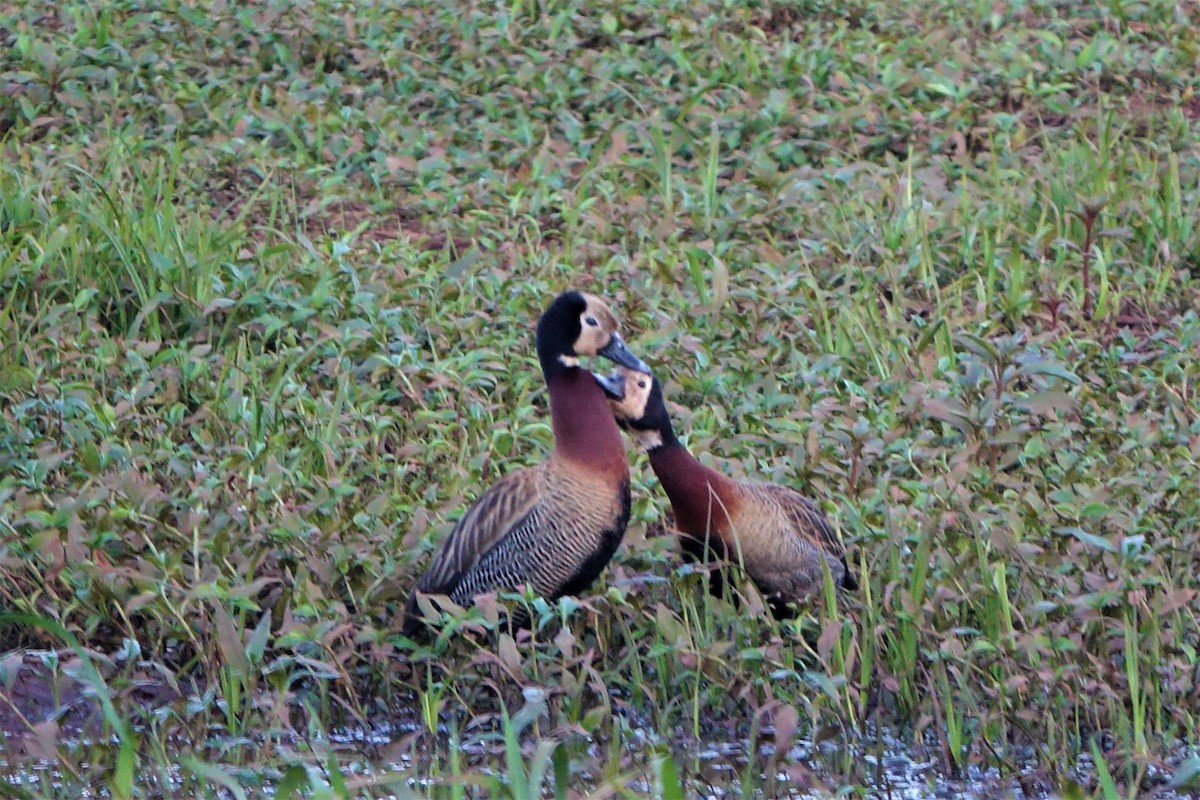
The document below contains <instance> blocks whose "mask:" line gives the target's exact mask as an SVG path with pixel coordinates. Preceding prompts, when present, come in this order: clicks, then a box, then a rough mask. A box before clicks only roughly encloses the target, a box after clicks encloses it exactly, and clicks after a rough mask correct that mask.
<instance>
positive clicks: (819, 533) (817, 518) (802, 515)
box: [754, 483, 846, 558]
mask: <svg viewBox="0 0 1200 800" xmlns="http://www.w3.org/2000/svg"><path fill="white" fill-rule="evenodd" d="M754 489H755V490H756V491H758V492H760V493H761V494H762V496H764V497H766V498H769V499H770V500H771V501H772V502H774V503H776V504H777V505H778V506H779V507H780V508H781V509H782V510H783V511H784V513H786V514H787V515H788V517H789V518H790V519H791V520H792V522H793V524H794V525H795V526H796V529H797V531H798V532H799V533H800V534H801V535H803V536H805V537H807V538H808V539H809V540H810V541H812V542H813V543H814V544H816V545H818V546H819V547H821V548H822V549H824V550H825V552H827V553H829V554H830V555H833V556H836V557H838V558H841V557H843V556H844V555H845V554H846V548H845V547H844V546H843V545H842V541H841V539H839V538H838V535H837V533H836V532H834V530H833V528H832V527H831V526H830V525H829V520H828V519H827V518H826V517H825V513H824V512H823V511H821V509H819V508H817V506H816V504H815V503H813V502H812V501H811V500H809V499H808V498H807V497H805V496H804V495H802V494H800V493H799V492H797V491H795V490H793V489H789V488H787V487H786V486H779V485H777V484H773V483H763V484H756V485H755V486H754Z"/></svg>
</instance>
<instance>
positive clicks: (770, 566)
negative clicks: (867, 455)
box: [606, 368, 858, 617]
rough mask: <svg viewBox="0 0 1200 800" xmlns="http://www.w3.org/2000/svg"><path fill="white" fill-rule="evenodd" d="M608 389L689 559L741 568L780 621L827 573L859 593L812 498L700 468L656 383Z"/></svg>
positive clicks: (632, 378)
mask: <svg viewBox="0 0 1200 800" xmlns="http://www.w3.org/2000/svg"><path fill="white" fill-rule="evenodd" d="M606 381H607V383H609V384H610V385H612V386H613V387H614V388H613V389H612V393H613V394H614V395H615V394H617V393H618V389H617V388H616V387H617V385H619V386H620V390H621V391H620V392H619V393H620V394H622V395H623V397H622V398H621V399H619V400H618V399H615V398H614V399H613V400H611V404H612V407H613V413H614V415H615V416H616V418H617V421H618V423H619V424H620V425H621V426H622V427H624V428H625V429H626V430H628V431H629V432H630V433H631V434H632V436H633V437H634V438H635V440H636V441H637V443H638V445H639V446H640V447H641V448H642V449H643V450H645V451H646V452H647V453H648V454H649V457H650V466H651V467H652V468H653V469H654V474H655V475H657V476H658V480H659V482H660V483H662V487H663V490H664V491H666V493H667V497H668V498H669V499H670V501H671V508H672V510H673V511H674V512H675V525H676V527H677V528H678V530H679V534H680V537H679V539H680V547H681V549H682V550H683V554H684V557H685V558H687V559H688V560H689V561H693V562H702V561H705V560H709V559H711V558H713V557H715V558H716V559H719V560H723V561H727V562H730V563H740V564H741V565H742V566H743V568H744V569H745V571H746V574H747V575H748V576H749V577H750V579H751V580H752V581H754V584H755V585H756V586H757V587H758V589H759V591H760V592H762V594H763V597H764V598H766V600H767V601H768V602H769V603H770V605H771V609H772V611H773V612H774V613H775V615H776V616H777V617H784V616H787V615H788V609H787V605H788V604H789V603H793V602H797V601H803V600H804V599H806V598H808V597H810V596H811V595H812V594H813V593H814V592H815V591H817V590H819V589H820V587H821V583H822V573H823V571H824V570H825V569H828V570H829V572H830V575H831V577H832V578H833V583H834V585H835V586H843V587H845V588H847V589H856V588H858V581H856V580H855V577H854V575H853V573H851V571H850V567H849V565H848V564H847V563H846V552H845V548H844V547H843V546H842V543H841V541H839V539H838V537H837V534H836V533H834V531H833V529H832V528H830V526H829V521H828V520H827V519H826V518H825V515H824V514H823V513H822V512H821V510H820V509H818V508H817V507H816V506H815V505H814V504H813V503H812V502H811V501H810V500H808V498H806V497H803V496H802V495H800V494H799V493H797V492H795V491H793V490H791V489H789V488H787V487H785V486H779V485H778V484H774V483H749V482H745V481H735V480H733V479H731V478H727V477H726V476H724V475H722V474H721V473H719V472H717V471H716V470H714V469H711V468H709V467H706V466H704V465H703V464H701V463H700V462H699V461H698V460H696V458H695V457H694V456H693V455H692V454H691V453H689V452H688V450H687V448H686V447H684V446H683V444H681V443H680V441H679V439H678V438H676V436H675V431H674V429H673V428H672V427H671V418H670V416H669V415H668V413H667V407H666V403H665V402H664V401H663V392H662V385H661V384H660V383H659V381H658V380H657V379H656V378H652V377H651V376H649V375H645V374H643V373H640V372H631V371H629V370H624V369H619V368H618V370H617V371H616V372H615V373H614V374H613V375H611V376H609V377H608V378H607V379H606ZM722 585H723V581H722V579H721V575H720V573H719V572H718V573H716V574H715V575H714V576H713V579H712V583H711V584H710V586H711V588H712V590H713V592H714V593H719V592H720V591H721V587H722Z"/></svg>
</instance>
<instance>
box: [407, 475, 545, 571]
mask: <svg viewBox="0 0 1200 800" xmlns="http://www.w3.org/2000/svg"><path fill="white" fill-rule="evenodd" d="M543 466H544V465H538V466H535V467H526V468H524V469H519V470H516V471H514V472H510V473H508V474H507V475H505V476H504V477H503V478H501V479H500V480H498V481H496V483H494V484H493V485H492V487H491V488H490V489H488V490H487V491H486V492H484V493H483V494H481V495H480V496H479V497H478V498H476V500H475V502H474V503H472V504H471V507H470V508H468V509H467V512H466V513H465V514H463V516H462V519H460V520H459V521H458V524H457V525H455V526H454V530H452V531H450V535H449V536H447V537H446V539H445V540H444V541H443V542H442V544H441V546H439V547H438V549H437V551H436V552H435V553H434V554H433V560H432V561H431V562H430V564H429V568H428V569H426V570H425V574H423V575H422V576H421V577H420V578H419V579H418V580H417V590H418V591H420V592H424V593H425V594H450V593H452V592H453V591H454V589H455V587H456V586H457V585H458V583H459V581H460V580H462V576H463V575H465V574H466V573H467V572H469V571H470V570H471V568H472V567H474V566H475V565H476V564H478V563H479V560H480V559H481V558H483V556H484V555H486V554H487V552H488V551H489V550H491V549H492V548H493V547H494V546H495V545H496V544H497V543H498V542H499V541H501V540H502V539H503V538H504V537H505V536H507V535H508V534H509V533H510V532H511V531H513V530H515V529H517V528H519V527H520V526H521V525H522V523H523V522H524V521H525V519H526V518H527V517H528V516H529V515H530V513H531V512H532V511H533V510H534V508H536V506H537V504H538V501H539V499H540V494H541V493H540V489H539V484H540V482H541V481H540V476H541V471H542V468H543Z"/></svg>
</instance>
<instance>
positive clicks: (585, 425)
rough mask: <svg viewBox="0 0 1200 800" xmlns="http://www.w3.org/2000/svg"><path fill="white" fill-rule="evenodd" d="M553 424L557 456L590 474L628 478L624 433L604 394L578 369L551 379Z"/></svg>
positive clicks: (597, 385)
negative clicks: (618, 426)
mask: <svg viewBox="0 0 1200 800" xmlns="http://www.w3.org/2000/svg"><path fill="white" fill-rule="evenodd" d="M550 420H551V423H552V424H553V426H554V452H555V453H556V454H557V455H558V456H560V457H562V458H565V459H568V460H570V461H572V462H575V463H576V464H579V465H582V466H584V467H586V468H587V469H589V470H594V471H598V472H605V473H608V474H612V475H613V476H614V477H625V476H628V474H629V460H628V459H627V458H626V456H625V442H624V441H623V440H622V439H621V431H620V429H618V428H617V423H616V420H614V419H613V415H612V409H611V408H610V407H609V404H608V398H607V397H605V395H604V390H603V389H601V388H600V384H598V383H596V379H595V378H593V377H592V375H591V373H590V372H588V371H587V370H584V369H580V368H578V367H575V368H571V369H565V370H562V371H560V372H557V373H555V374H554V375H553V376H552V377H551V378H550Z"/></svg>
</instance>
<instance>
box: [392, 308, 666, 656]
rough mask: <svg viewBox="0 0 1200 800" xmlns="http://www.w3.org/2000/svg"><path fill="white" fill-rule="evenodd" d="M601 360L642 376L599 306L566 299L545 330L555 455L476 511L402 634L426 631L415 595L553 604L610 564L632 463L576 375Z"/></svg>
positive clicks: (604, 400) (596, 393)
mask: <svg viewBox="0 0 1200 800" xmlns="http://www.w3.org/2000/svg"><path fill="white" fill-rule="evenodd" d="M589 329H594V330H589ZM614 343H615V344H614ZM594 354H600V355H605V356H607V357H610V358H613V359H614V360H616V361H618V363H627V364H631V365H634V366H637V365H641V368H645V365H644V364H642V363H641V362H640V361H639V360H638V359H636V358H635V357H634V356H632V355H631V354H629V352H628V351H627V350H625V349H624V345H623V343H621V339H620V336H619V335H618V334H617V333H616V319H615V318H614V317H613V316H612V314H611V312H609V311H608V309H607V307H606V306H604V304H603V303H602V302H601V301H600V300H599V299H597V298H594V297H590V296H588V295H582V294H580V293H578V292H568V293H566V294H564V295H561V296H560V297H559V298H558V299H557V300H555V302H554V303H553V304H552V305H551V306H550V308H549V309H548V310H547V311H546V313H545V314H543V315H542V319H541V321H540V322H539V324H538V356H539V359H540V361H541V364H542V371H543V374H544V376H545V378H546V384H547V387H548V389H549V394H550V418H551V422H552V425H553V429H554V451H553V452H552V453H551V455H550V457H549V458H548V459H547V460H546V461H544V462H543V463H541V464H538V465H536V466H533V467H526V468H524V469H519V470H516V471H515V472H512V473H509V474H508V475H506V476H505V477H503V478H501V479H500V480H499V481H498V482H497V483H495V484H494V485H493V486H492V487H491V488H489V489H488V490H487V491H485V492H484V493H483V494H482V495H480V496H479V497H478V498H477V499H476V500H475V502H474V503H472V504H471V506H470V508H468V509H467V511H466V513H465V514H464V515H463V517H462V519H460V520H459V521H458V524H457V525H455V527H454V529H453V530H452V531H451V532H450V535H449V536H448V537H447V538H446V540H445V541H443V542H442V544H441V546H440V547H439V548H438V549H437V551H436V552H435V554H434V556H433V560H432V562H431V564H430V566H429V568H428V569H427V570H426V572H425V574H423V575H422V576H421V577H420V579H418V581H417V586H416V592H414V593H413V595H412V596H411V597H410V598H409V602H408V609H407V617H406V620H405V624H404V631H405V633H407V634H410V635H411V634H412V633H415V632H416V631H417V630H419V628H420V627H421V624H422V623H421V619H420V613H419V609H418V604H417V592H420V593H423V594H427V595H447V596H448V597H449V598H450V600H451V601H452V602H454V603H455V604H457V605H468V604H469V603H470V602H471V600H472V599H473V598H474V597H476V596H477V595H480V594H485V593H488V592H495V591H504V590H515V589H517V588H519V587H521V586H525V585H528V586H530V587H532V589H533V591H534V592H536V593H537V594H538V595H540V596H542V597H545V598H548V599H555V598H558V597H561V596H563V595H567V594H575V593H578V592H581V591H583V590H585V589H586V588H587V587H588V586H590V585H591V584H592V583H593V582H594V581H595V580H596V578H597V577H598V576H599V575H600V572H601V571H602V570H603V569H604V567H605V566H606V565H607V564H608V562H609V561H610V560H611V559H612V556H613V554H614V553H615V552H616V550H617V547H618V545H620V543H621V539H622V537H623V536H624V533H625V527H626V525H627V524H628V522H629V500H630V498H629V462H628V460H627V459H626V456H625V445H624V442H623V440H622V438H621V432H620V430H619V428H618V427H617V424H616V421H615V420H614V419H613V415H612V410H611V408H610V407H609V404H608V400H609V398H608V396H607V395H606V394H605V390H604V389H603V388H601V385H600V383H598V382H597V380H596V378H595V376H593V375H592V374H591V373H590V372H588V371H587V370H585V369H583V368H581V367H579V366H578V359H577V356H578V355H594Z"/></svg>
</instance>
